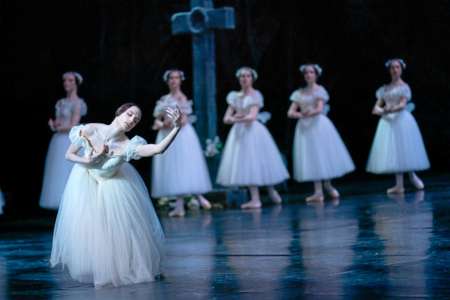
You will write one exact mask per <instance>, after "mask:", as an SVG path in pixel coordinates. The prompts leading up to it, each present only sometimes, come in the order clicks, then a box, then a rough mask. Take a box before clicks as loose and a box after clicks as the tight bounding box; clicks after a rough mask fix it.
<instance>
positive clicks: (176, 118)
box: [136, 108, 182, 157]
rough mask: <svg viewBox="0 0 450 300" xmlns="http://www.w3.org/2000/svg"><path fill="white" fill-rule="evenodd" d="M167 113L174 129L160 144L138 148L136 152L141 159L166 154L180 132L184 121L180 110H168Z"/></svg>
mask: <svg viewBox="0 0 450 300" xmlns="http://www.w3.org/2000/svg"><path fill="white" fill-rule="evenodd" d="M166 113H167V117H168V118H170V119H171V120H172V121H173V123H174V126H173V129H172V130H171V131H170V133H169V134H168V135H167V136H166V137H165V138H164V139H163V140H162V141H161V142H159V143H158V144H147V145H141V146H138V147H137V148H136V151H137V154H138V155H139V156H140V157H150V156H154V155H156V154H161V153H164V151H166V149H167V148H168V147H169V146H170V144H171V143H172V142H173V140H174V139H175V137H176V136H177V134H178V132H179V131H180V129H181V121H182V115H181V113H180V110H179V109H178V108H177V109H175V110H174V109H171V108H168V109H167V110H166Z"/></svg>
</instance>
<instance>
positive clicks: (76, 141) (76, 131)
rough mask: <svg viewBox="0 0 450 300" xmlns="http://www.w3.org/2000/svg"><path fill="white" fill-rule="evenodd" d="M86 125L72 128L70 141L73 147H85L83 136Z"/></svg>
mask: <svg viewBox="0 0 450 300" xmlns="http://www.w3.org/2000/svg"><path fill="white" fill-rule="evenodd" d="M83 128H84V125H77V126H74V127H72V129H70V132H69V139H70V142H71V143H72V144H73V145H76V146H80V147H83V146H84V142H85V140H84V139H83V137H82V136H81V133H82V130H83Z"/></svg>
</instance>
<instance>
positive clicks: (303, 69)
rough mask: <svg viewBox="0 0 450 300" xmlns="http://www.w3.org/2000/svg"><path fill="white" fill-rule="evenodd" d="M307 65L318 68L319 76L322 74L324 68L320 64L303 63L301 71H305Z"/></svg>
mask: <svg viewBox="0 0 450 300" xmlns="http://www.w3.org/2000/svg"><path fill="white" fill-rule="evenodd" d="M307 67H313V68H314V70H316V73H317V75H318V76H320V75H322V72H323V70H322V68H321V67H320V66H319V65H318V64H304V65H301V66H300V68H299V70H300V72H302V73H304V72H305V70H306V68H307Z"/></svg>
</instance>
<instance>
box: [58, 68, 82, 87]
mask: <svg viewBox="0 0 450 300" xmlns="http://www.w3.org/2000/svg"><path fill="white" fill-rule="evenodd" d="M68 75H72V76H74V77H75V79H76V81H77V82H78V85H81V84H82V83H83V76H81V74H80V73H78V72H75V71H69V72H65V73H64V74H63V75H62V78H63V79H65V78H66V76H68Z"/></svg>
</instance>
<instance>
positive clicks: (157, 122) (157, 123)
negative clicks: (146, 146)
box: [152, 119, 164, 130]
mask: <svg viewBox="0 0 450 300" xmlns="http://www.w3.org/2000/svg"><path fill="white" fill-rule="evenodd" d="M163 127H164V122H163V121H161V120H160V119H155V121H154V122H153V126H152V129H153V130H160V129H161V128H163Z"/></svg>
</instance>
